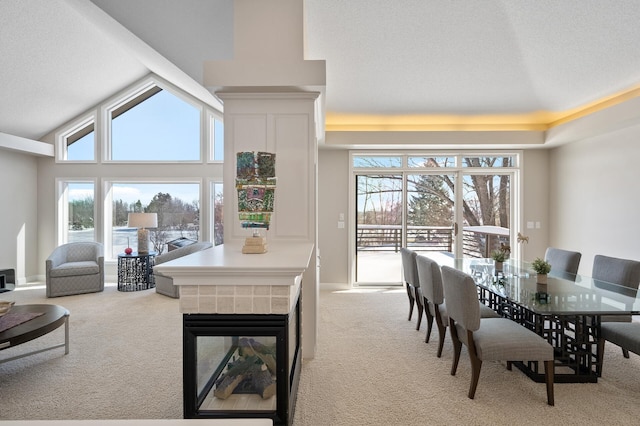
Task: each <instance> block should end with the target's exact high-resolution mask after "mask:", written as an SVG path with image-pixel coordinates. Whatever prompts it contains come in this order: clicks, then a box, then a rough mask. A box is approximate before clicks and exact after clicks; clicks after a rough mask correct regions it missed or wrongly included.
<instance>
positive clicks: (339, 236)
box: [318, 149, 350, 288]
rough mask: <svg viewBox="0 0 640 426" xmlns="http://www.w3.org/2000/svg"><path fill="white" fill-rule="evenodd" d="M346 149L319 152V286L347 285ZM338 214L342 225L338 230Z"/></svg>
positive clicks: (347, 153)
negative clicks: (342, 221)
mask: <svg viewBox="0 0 640 426" xmlns="http://www.w3.org/2000/svg"><path fill="white" fill-rule="evenodd" d="M349 179H350V177H349V151H348V150H332V149H321V150H320V151H319V152H318V234H319V235H318V248H319V249H320V283H321V286H322V288H328V287H337V288H348V286H347V283H348V282H349V280H348V272H349V270H348V259H349V250H348V247H349V246H348V244H349V235H348V225H347V224H348V220H349V210H348V208H349V182H350V180H349ZM340 213H344V216H345V227H344V228H343V229H338V219H339V215H340Z"/></svg>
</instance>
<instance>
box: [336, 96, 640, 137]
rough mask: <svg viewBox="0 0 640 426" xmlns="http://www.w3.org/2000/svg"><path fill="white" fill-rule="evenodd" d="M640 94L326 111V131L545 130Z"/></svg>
mask: <svg viewBox="0 0 640 426" xmlns="http://www.w3.org/2000/svg"><path fill="white" fill-rule="evenodd" d="M639 96H640V85H637V86H634V87H632V88H630V89H627V90H624V91H621V92H618V93H616V94H613V95H610V96H607V97H605V98H602V99H599V100H597V101H595V102H591V103H589V104H586V105H582V106H580V107H578V108H573V109H570V110H565V111H560V112H553V111H536V112H532V113H527V114H487V115H446V114H414V115H392V116H389V115H364V114H340V113H333V112H327V113H326V122H325V123H326V125H325V131H327V132H338V131H342V132H349V131H352V132H363V131H370V132H376V131H395V132H403V131H423V132H428V131H545V130H548V129H549V128H551V127H555V126H558V125H561V124H564V123H567V122H570V121H573V120H576V119H578V118H581V117H584V116H587V115H589V114H593V113H594V112H597V111H601V110H603V109H606V108H610V107H612V106H614V105H618V104H620V103H622V102H625V101H628V100H630V99H633V98H636V97H639Z"/></svg>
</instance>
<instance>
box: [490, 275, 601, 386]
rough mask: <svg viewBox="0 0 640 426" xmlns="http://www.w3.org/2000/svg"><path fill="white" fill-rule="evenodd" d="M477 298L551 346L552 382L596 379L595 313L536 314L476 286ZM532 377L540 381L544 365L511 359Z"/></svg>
mask: <svg viewBox="0 0 640 426" xmlns="http://www.w3.org/2000/svg"><path fill="white" fill-rule="evenodd" d="M478 290H479V292H480V294H479V296H480V300H482V301H483V302H484V303H485V304H487V305H488V306H489V307H491V308H492V309H494V310H495V311H496V312H498V313H499V314H501V315H502V316H503V317H505V318H509V319H511V320H513V321H515V322H517V323H518V324H520V325H522V326H524V327H526V328H528V329H529V330H531V331H533V332H535V333H536V334H538V335H540V336H542V337H544V338H545V339H546V340H547V341H548V342H549V344H551V346H553V348H554V353H555V364H554V365H555V369H554V370H555V374H554V375H555V379H554V381H555V382H556V383H596V382H597V381H598V371H600V364H599V362H598V352H597V351H598V337H599V335H600V317H599V316H598V315H595V316H594V315H577V314H571V315H557V314H553V315H551V314H538V313H535V312H533V311H531V310H529V309H527V308H525V307H523V306H521V305H519V304H516V303H514V302H513V301H511V300H509V299H508V298H507V297H505V296H500V295H499V294H496V293H495V292H492V291H489V290H487V289H485V288H483V287H478ZM513 364H514V365H515V366H516V367H518V368H519V369H520V370H522V371H523V372H524V373H525V374H526V375H527V376H529V377H530V378H531V379H532V380H534V381H536V382H539V383H544V382H545V377H544V367H543V365H542V364H540V365H539V363H538V362H535V361H529V362H515V361H514V362H513Z"/></svg>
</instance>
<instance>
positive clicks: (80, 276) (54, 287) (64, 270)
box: [45, 241, 104, 297]
mask: <svg viewBox="0 0 640 426" xmlns="http://www.w3.org/2000/svg"><path fill="white" fill-rule="evenodd" d="M45 273H46V275H45V277H46V288H47V297H57V296H69V295H72V294H82V293H94V292H98V291H103V290H104V249H103V246H102V244H100V243H96V242H89V241H86V242H75V243H67V244H62V245H60V246H58V247H56V248H55V249H54V250H53V252H52V253H51V255H50V256H49V257H48V258H47V260H46V262H45Z"/></svg>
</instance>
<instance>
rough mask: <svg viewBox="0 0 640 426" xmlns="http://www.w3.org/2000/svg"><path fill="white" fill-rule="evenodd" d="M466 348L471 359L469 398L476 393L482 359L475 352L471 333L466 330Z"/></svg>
mask: <svg viewBox="0 0 640 426" xmlns="http://www.w3.org/2000/svg"><path fill="white" fill-rule="evenodd" d="M467 342H468V345H467V349H468V350H469V360H470V361H471V383H470V384H469V399H473V397H474V396H475V395H476V388H477V387H478V380H479V379H480V370H481V369H482V360H481V359H480V358H478V355H477V354H476V347H475V344H474V343H473V333H472V332H470V331H467Z"/></svg>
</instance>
